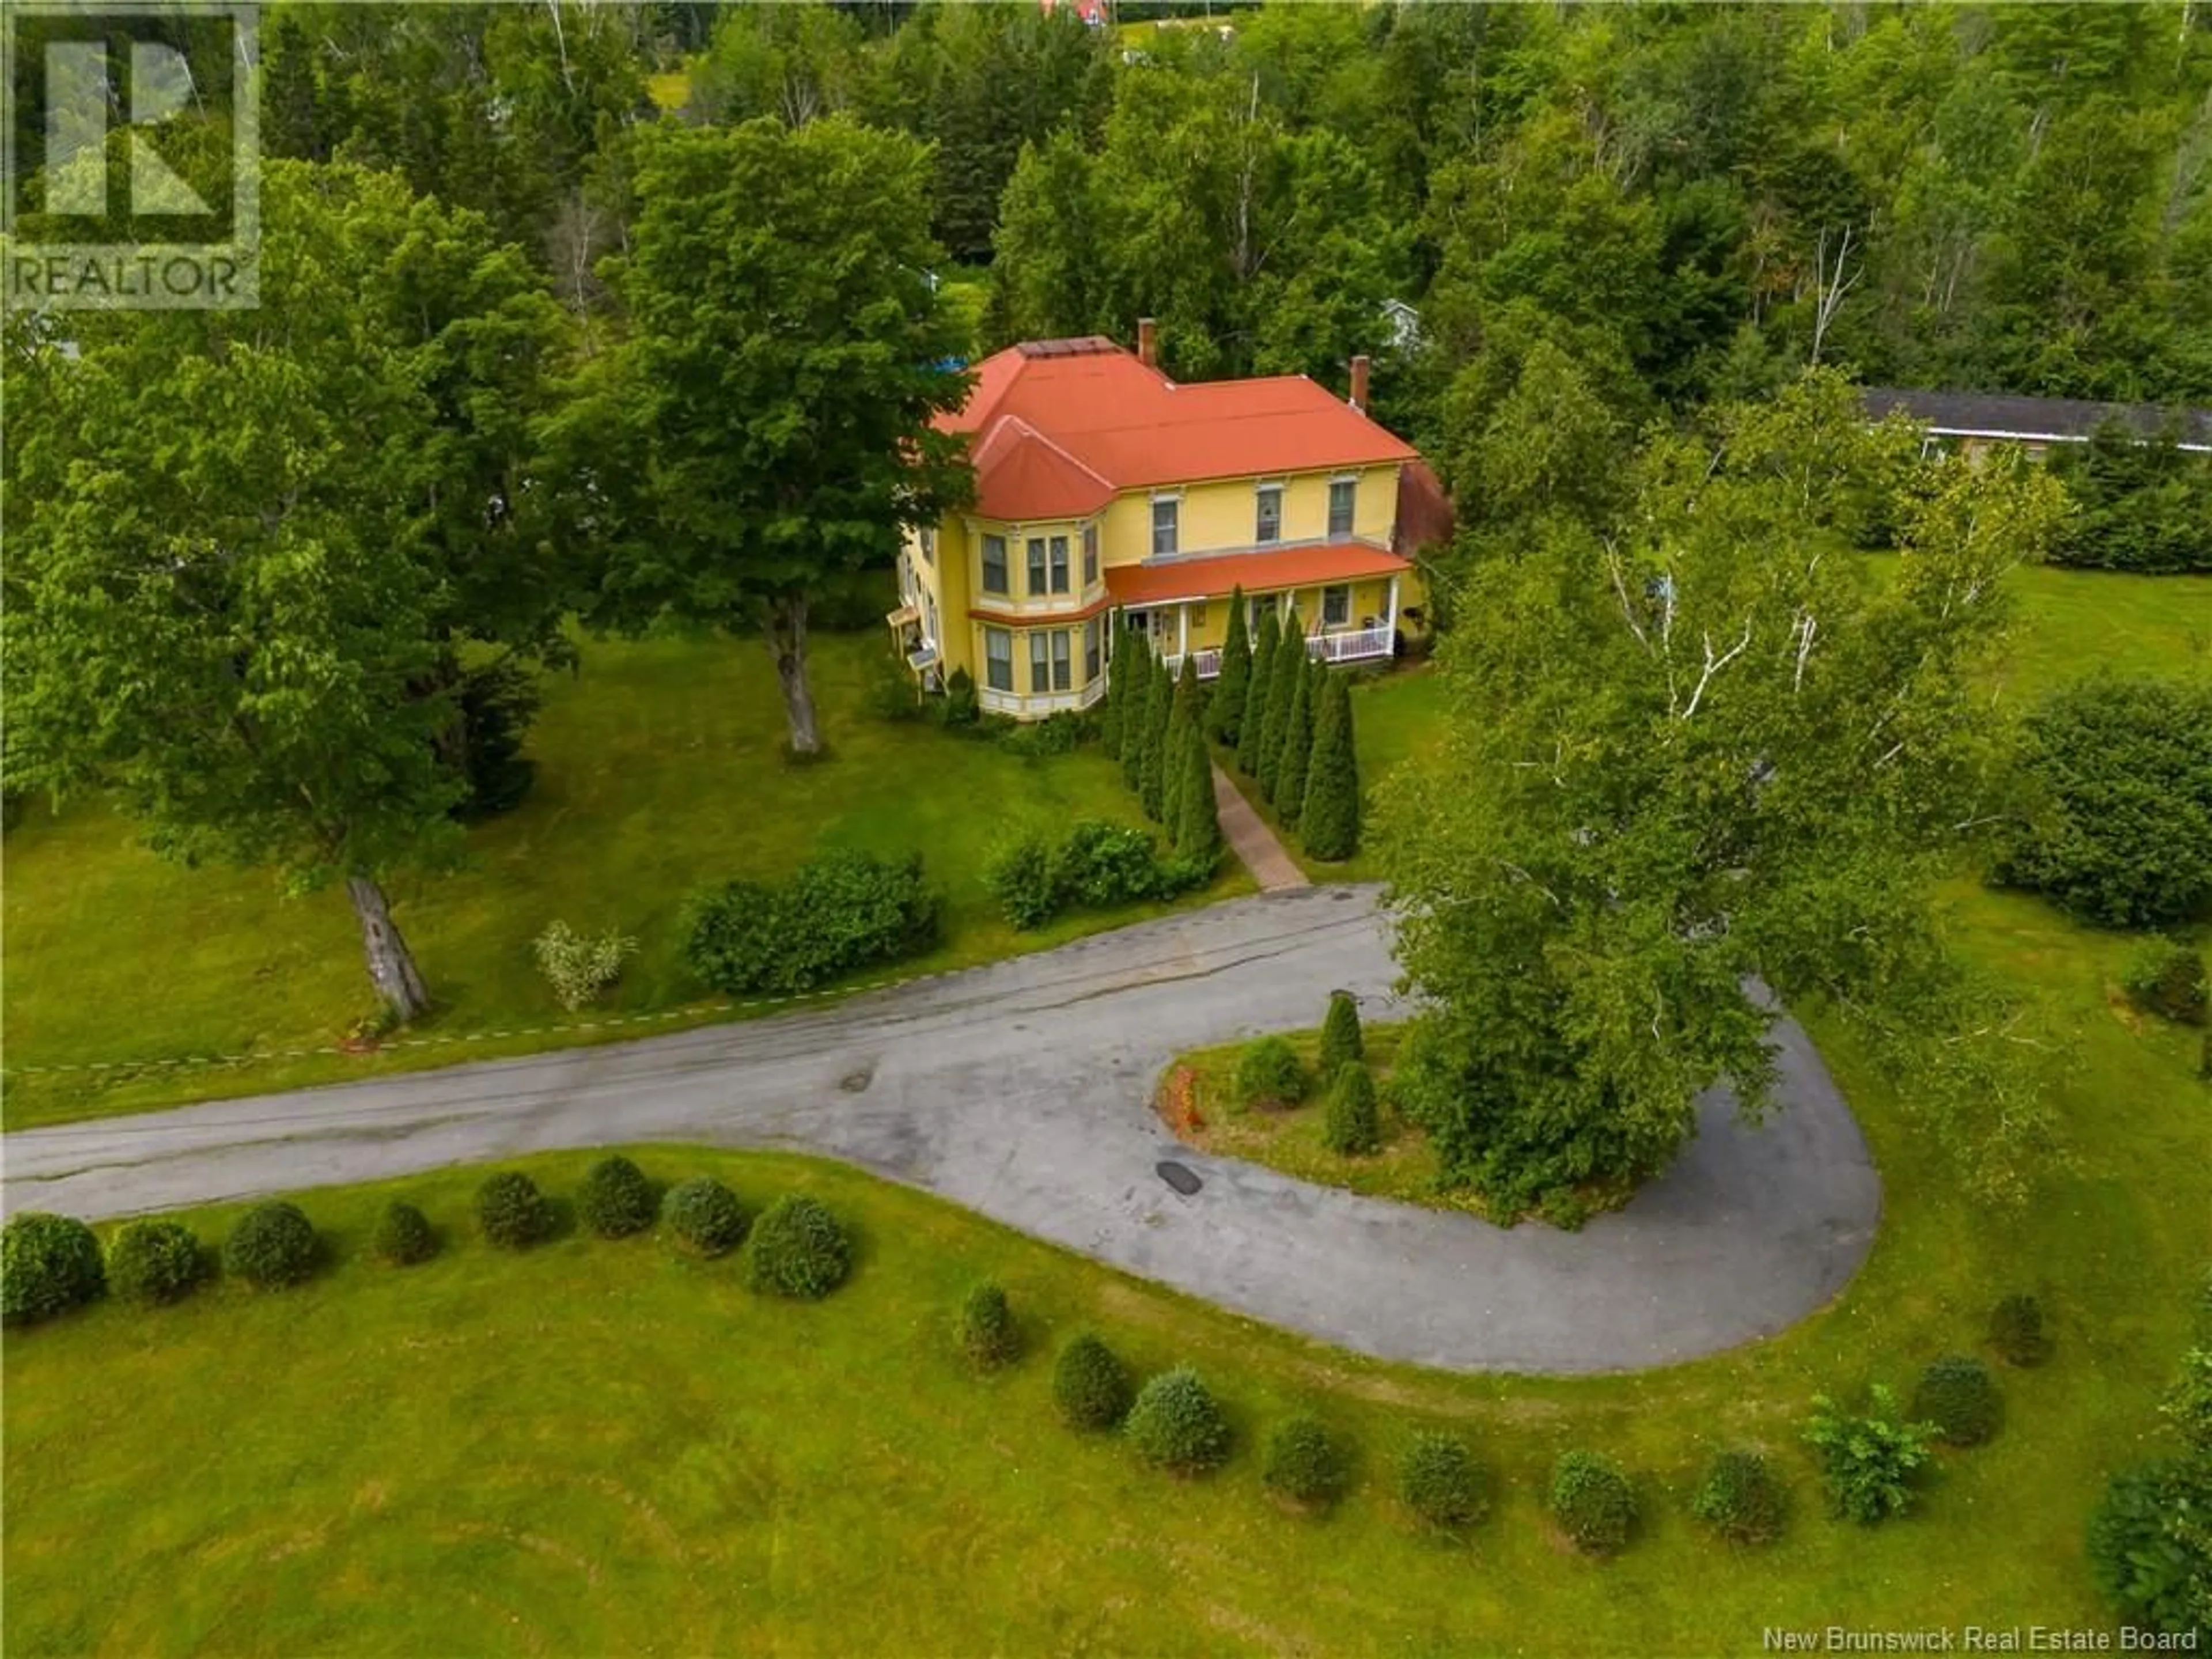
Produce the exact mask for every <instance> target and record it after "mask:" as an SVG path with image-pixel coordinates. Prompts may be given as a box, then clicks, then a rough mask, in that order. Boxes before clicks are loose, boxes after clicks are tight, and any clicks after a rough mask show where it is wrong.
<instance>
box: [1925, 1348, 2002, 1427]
mask: <svg viewBox="0 0 2212 1659" xmlns="http://www.w3.org/2000/svg"><path fill="white" fill-rule="evenodd" d="M1998 1409H1999V1407H1998V1401H1997V1387H1996V1383H1994V1382H1992V1381H1991V1380H1990V1368H1989V1367H1988V1366H1987V1365H1984V1364H1982V1362H1981V1361H1980V1360H1978V1359H1972V1358H1968V1357H1967V1356H1966V1355H1965V1354H1959V1353H1954V1354H1946V1355H1945V1356H1944V1357H1943V1358H1941V1359H1937V1360H1934V1361H1932V1362H1930V1363H1929V1366H1928V1369H1927V1370H1924V1371H1923V1372H1921V1373H1920V1383H1919V1386H1918V1387H1917V1388H1916V1389H1913V1391H1912V1415H1913V1416H1914V1417H1916V1418H1917V1419H1919V1420H1920V1421H1922V1422H1923V1423H1933V1424H1934V1425H1936V1438H1937V1439H1938V1440H1941V1441H1942V1443H1944V1444H1945V1445H1947V1446H1978V1445H1980V1444H1981V1443H1983V1442H1984V1440H1987V1439H1988V1438H1989V1437H1990V1436H1991V1435H1993V1434H1995V1433H1996V1431H1997V1414H1998Z"/></svg>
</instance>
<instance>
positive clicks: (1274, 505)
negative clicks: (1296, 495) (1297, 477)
mask: <svg viewBox="0 0 2212 1659" xmlns="http://www.w3.org/2000/svg"><path fill="white" fill-rule="evenodd" d="M1255 499H1256V500H1257V501H1258V507H1257V509H1256V511H1255V514H1254V517H1253V522H1252V539H1253V540H1254V541H1255V542H1279V541H1280V540H1282V539H1283V487H1282V485H1280V484H1279V483H1263V484H1261V486H1260V489H1259V494H1258V495H1257V497H1256V498H1255Z"/></svg>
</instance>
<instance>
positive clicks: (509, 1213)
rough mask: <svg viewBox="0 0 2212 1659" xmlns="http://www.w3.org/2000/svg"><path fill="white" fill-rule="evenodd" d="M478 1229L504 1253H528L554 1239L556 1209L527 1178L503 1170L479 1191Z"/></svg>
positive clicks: (491, 1177)
mask: <svg viewBox="0 0 2212 1659" xmlns="http://www.w3.org/2000/svg"><path fill="white" fill-rule="evenodd" d="M477 1226H478V1227H479V1228H481V1229H482V1230H483V1236H484V1237H486V1238H488V1239H489V1240H490V1241H491V1242H492V1243H495V1244H496V1245H498V1246H499V1247H500V1248H501V1249H505V1250H526V1249H529V1248H530V1247H531V1246H532V1244H537V1243H542V1242H543V1241H544V1240H545V1239H546V1238H548V1237H550V1236H551V1234H552V1231H553V1206H551V1205H550V1204H549V1203H547V1202H546V1201H545V1194H543V1193H541V1192H539V1191H538V1183H537V1182H534V1181H532V1179H531V1178H530V1177H529V1176H526V1175H523V1174H520V1173H519V1172H518V1171H516V1170H501V1171H500V1172H499V1173H498V1174H497V1175H495V1176H486V1177H485V1178H484V1183H483V1185H482V1186H481V1187H479V1188H477Z"/></svg>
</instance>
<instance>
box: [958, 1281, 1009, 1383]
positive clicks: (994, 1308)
mask: <svg viewBox="0 0 2212 1659" xmlns="http://www.w3.org/2000/svg"><path fill="white" fill-rule="evenodd" d="M960 1346H962V1347H963V1348H964V1349H965V1350H967V1353H968V1358H970V1359H971V1360H973V1361H975V1364H978V1365H980V1366H981V1367H982V1368H983V1369H984V1370H987V1371H992V1370H998V1368H999V1367H1000V1366H1001V1365H1006V1364H1012V1363H1013V1361H1014V1359H1015V1358H1017V1357H1018V1356H1019V1354H1020V1353H1021V1351H1022V1334H1021V1332H1020V1330H1019V1329H1018V1328H1017V1327H1016V1326H1015V1324H1014V1310H1013V1309H1012V1308H1011V1307H1010V1306H1008V1305H1007V1303H1006V1291H1004V1290H1002V1289H1000V1287H999V1286H998V1285H994V1284H993V1283H991V1282H990V1281H989V1280H986V1281H984V1282H983V1283H982V1284H981V1285H976V1286H975V1289H973V1290H971V1291H969V1292H968V1297H967V1300H966V1301H964V1302H963V1303H962V1304H960Z"/></svg>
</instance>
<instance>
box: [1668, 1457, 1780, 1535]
mask: <svg viewBox="0 0 2212 1659" xmlns="http://www.w3.org/2000/svg"><path fill="white" fill-rule="evenodd" d="M1690 1513H1691V1514H1692V1515H1694V1516H1697V1517H1698V1519H1699V1520H1700V1521H1702V1522H1705V1524H1706V1525H1707V1526H1709V1527H1711V1528H1712V1529H1713V1530H1714V1531H1715V1532H1717V1533H1718V1534H1720V1535H1721V1536H1722V1537H1723V1538H1725V1539H1727V1540H1728V1541H1729V1542H1730V1543H1733V1544H1771V1543H1772V1542H1773V1541H1775V1540H1776V1539H1778V1538H1779V1537H1780V1536H1781V1535H1782V1527H1783V1522H1784V1521H1785V1520H1786V1519H1787V1516H1788V1504H1787V1500H1786V1499H1785V1498H1784V1495H1783V1490H1782V1482H1781V1480H1779V1479H1778V1477H1777V1476H1776V1474H1775V1473H1774V1470H1773V1468H1772V1467H1771V1465H1770V1464H1769V1463H1768V1462H1767V1461H1766V1460H1765V1458H1764V1457H1762V1456H1760V1455H1759V1454H1758V1453H1757V1452H1755V1451H1724V1452H1723V1453H1722V1454H1721V1455H1719V1456H1717V1457H1716V1458H1715V1459H1713V1461H1712V1462H1711V1463H1710V1464H1708V1465H1707V1466H1706V1468H1705V1479H1704V1480H1700V1481H1699V1483H1698V1492H1697V1496H1696V1497H1694V1498H1692V1499H1691V1500H1690Z"/></svg>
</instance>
